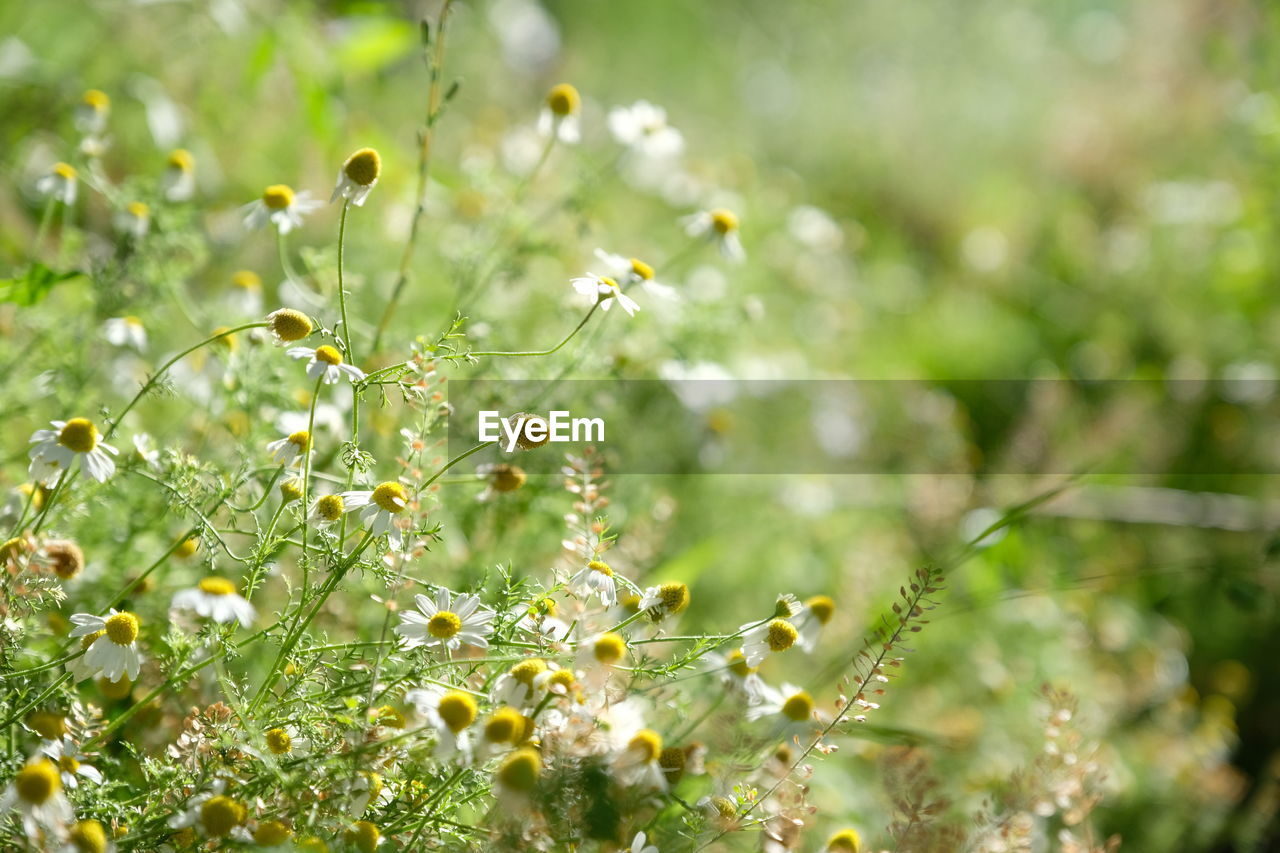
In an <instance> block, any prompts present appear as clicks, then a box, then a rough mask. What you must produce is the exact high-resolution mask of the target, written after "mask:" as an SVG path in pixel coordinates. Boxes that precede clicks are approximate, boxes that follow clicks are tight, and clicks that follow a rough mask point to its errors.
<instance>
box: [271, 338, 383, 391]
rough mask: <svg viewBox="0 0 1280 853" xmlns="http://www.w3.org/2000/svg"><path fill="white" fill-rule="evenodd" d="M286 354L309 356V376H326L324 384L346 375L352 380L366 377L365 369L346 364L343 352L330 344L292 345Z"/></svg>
mask: <svg viewBox="0 0 1280 853" xmlns="http://www.w3.org/2000/svg"><path fill="white" fill-rule="evenodd" d="M284 354H285V355H287V356H289V357H290V358H297V359H303V358H307V359H310V361H308V362H307V378H308V379H319V378H320V377H322V376H323V377H324V384H326V385H332V384H334V383H335V382H337V381H338V380H339V379H341V378H342V377H343V376H346V377H347V379H349V380H350V381H352V382H359V381H360V380H361V379H364V371H363V370H361V369H360V368H358V367H356V366H355V365H351V364H345V363H343V360H342V353H340V352H338V350H337V348H336V347H331V346H329V345H328V344H324V345H322V346H318V347H316V348H315V349H312V348H311V347H292V348H290V349H287V350H285V352H284Z"/></svg>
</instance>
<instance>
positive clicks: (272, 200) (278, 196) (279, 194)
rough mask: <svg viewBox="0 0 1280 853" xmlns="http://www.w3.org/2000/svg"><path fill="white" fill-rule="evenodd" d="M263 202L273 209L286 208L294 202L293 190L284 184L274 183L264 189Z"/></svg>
mask: <svg viewBox="0 0 1280 853" xmlns="http://www.w3.org/2000/svg"><path fill="white" fill-rule="evenodd" d="M262 203H263V204H265V205H266V206H267V207H269V208H271V209H272V210H284V209H285V208H286V207H288V206H289V205H291V204H293V190H292V189H291V188H289V187H287V186H285V185H284V184H272V185H271V186H269V187H267V188H266V189H265V190H263V191H262Z"/></svg>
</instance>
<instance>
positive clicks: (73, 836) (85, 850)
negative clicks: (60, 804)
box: [67, 820, 107, 853]
mask: <svg viewBox="0 0 1280 853" xmlns="http://www.w3.org/2000/svg"><path fill="white" fill-rule="evenodd" d="M67 837H68V839H70V841H71V844H72V846H73V847H75V848H76V850H78V851H80V853H105V851H106V849H107V831H106V829H104V828H103V826H102V824H101V823H99V822H98V821H96V820H82V821H79V822H78V823H76V824H75V825H74V826H72V827H71V831H70V832H69V833H67Z"/></svg>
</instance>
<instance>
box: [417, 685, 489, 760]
mask: <svg viewBox="0 0 1280 853" xmlns="http://www.w3.org/2000/svg"><path fill="white" fill-rule="evenodd" d="M404 698H405V701H407V702H409V703H411V704H412V705H413V706H414V707H415V708H417V710H418V713H419V714H422V715H423V716H424V717H426V718H427V720H428V722H430V724H431V726H432V728H434V729H435V730H436V732H437V734H438V736H439V741H438V743H437V746H436V757H438V758H440V759H449V758H452V757H453V756H455V755H459V754H461V755H462V756H463V757H464V758H465V757H467V756H469V755H470V752H471V733H470V731H469V729H470V728H471V725H472V724H473V723H474V722H475V721H476V717H477V715H478V714H479V708H478V706H477V705H476V700H475V699H474V698H473V697H472V696H471V694H470V693H464V692H463V691H461V690H446V689H444V688H442V687H437V686H434V685H433V686H431V687H426V688H422V689H420V690H410V691H409V692H407V693H405V695H404Z"/></svg>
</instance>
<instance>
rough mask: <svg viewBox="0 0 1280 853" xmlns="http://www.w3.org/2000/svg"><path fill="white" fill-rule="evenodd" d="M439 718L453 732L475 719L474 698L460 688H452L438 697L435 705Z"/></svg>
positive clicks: (463, 727) (460, 729) (458, 730)
mask: <svg viewBox="0 0 1280 853" xmlns="http://www.w3.org/2000/svg"><path fill="white" fill-rule="evenodd" d="M437 710H438V711H439V713H440V719H442V720H444V724H445V725H446V726H448V727H449V730H450V731H452V732H453V733H454V734H457V733H458V732H460V731H462V730H463V729H465V728H466V727H467V726H469V725H471V724H472V723H474V722H475V721H476V700H475V699H472V698H471V697H470V696H469V695H467V694H466V693H463V692H462V691H460V690H452V691H450V692H448V693H446V694H444V695H443V696H441V697H440V704H439V706H437Z"/></svg>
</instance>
